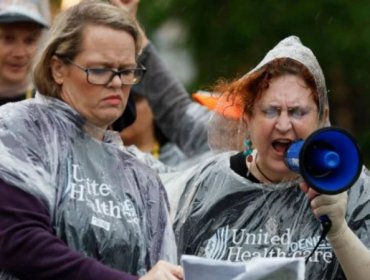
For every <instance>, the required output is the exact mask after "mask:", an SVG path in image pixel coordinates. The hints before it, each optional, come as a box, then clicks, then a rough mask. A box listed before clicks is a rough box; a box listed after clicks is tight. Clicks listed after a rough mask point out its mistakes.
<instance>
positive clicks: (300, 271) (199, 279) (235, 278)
mask: <svg viewBox="0 0 370 280" xmlns="http://www.w3.org/2000/svg"><path fill="white" fill-rule="evenodd" d="M181 264H182V267H183V268H184V274H185V279H184V280H204V279H212V280H304V276H305V263H304V258H253V259H251V260H249V261H247V262H229V261H223V260H214V259H209V258H203V257H197V256H190V255H183V256H182V257H181Z"/></svg>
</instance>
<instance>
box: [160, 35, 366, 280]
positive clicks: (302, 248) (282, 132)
mask: <svg viewBox="0 0 370 280" xmlns="http://www.w3.org/2000/svg"><path fill="white" fill-rule="evenodd" d="M215 91H216V92H222V93H223V96H226V97H227V98H229V99H230V100H234V101H235V103H237V104H239V105H241V108H242V109H243V110H242V118H241V120H242V121H243V122H244V125H245V126H244V128H245V129H244V130H241V131H240V133H241V134H242V135H243V136H244V137H245V140H246V149H245V151H244V152H238V153H236V152H226V153H221V154H219V155H216V156H214V157H212V158H209V159H208V160H207V161H205V162H202V163H200V164H198V165H196V166H194V167H193V168H192V169H191V171H189V172H183V174H184V175H183V176H177V177H176V178H173V180H172V185H171V182H166V183H167V184H168V185H167V189H173V192H176V189H180V190H181V194H180V197H179V199H178V200H177V201H175V202H172V203H173V204H174V205H176V215H175V221H174V230H175V236H176V240H177V245H178V250H179V255H181V254H192V255H198V256H203V257H208V258H213V259H222V260H228V261H247V260H249V259H251V258H252V257H269V258H271V257H300V258H302V257H303V258H306V262H307V265H306V277H305V279H312V280H316V279H332V280H334V279H351V280H360V279H368V278H369V274H370V251H369V248H370V232H369V230H368V229H369V225H370V192H369V187H370V179H369V172H368V170H367V169H366V168H365V167H363V170H362V173H361V175H360V177H359V178H358V179H357V181H356V182H355V183H354V184H353V186H352V187H351V188H350V189H349V190H348V191H347V192H342V193H339V194H335V195H325V194H320V195H318V194H317V193H316V192H314V191H313V190H312V189H311V188H310V187H309V186H308V185H307V184H306V183H305V182H303V181H302V178H301V177H300V176H299V175H298V174H297V173H294V172H293V171H291V170H290V169H289V168H288V167H287V166H286V164H285V162H284V152H285V151H286V149H287V148H288V146H289V144H291V143H292V142H293V141H295V140H297V139H306V138H307V137H308V136H309V135H310V134H311V133H313V132H314V131H316V130H317V129H319V128H322V127H325V126H329V125H330V121H329V104H328V97H327V90H326V85H325V79H324V75H323V73H322V70H321V67H320V65H319V63H318V61H317V60H316V57H315V56H314V54H313V53H312V51H311V50H310V49H309V48H307V47H305V46H304V45H302V43H301V41H300V39H299V38H298V37H296V36H289V37H287V38H285V39H283V40H282V41H281V42H279V43H278V44H277V45H276V46H275V47H274V48H273V49H272V50H270V51H269V52H268V53H267V54H266V56H265V58H264V59H263V60H262V61H261V62H260V63H259V64H258V65H257V66H256V67H255V68H254V69H253V70H252V71H250V72H249V73H247V74H245V75H244V76H242V77H241V78H239V79H237V80H235V81H233V82H229V83H228V82H224V83H219V84H217V86H216V87H215ZM234 137H237V135H234V134H233V135H230V137H229V138H230V140H231V141H233V138H234ZM217 139H218V140H219V143H218V144H219V145H222V144H223V142H227V141H228V140H227V139H226V138H217V137H216V139H214V140H215V141H217ZM225 145H226V146H227V145H228V143H225ZM306 194H307V195H306ZM324 215H326V216H328V218H329V219H330V220H331V222H332V225H331V227H330V229H329V231H328V233H327V239H324V240H323V243H322V244H321V245H320V246H319V247H318V248H317V250H316V251H313V249H314V246H315V244H317V242H318V240H319V238H320V236H322V228H321V223H320V219H319V217H321V216H324ZM311 253H313V254H312V255H310V254H311Z"/></svg>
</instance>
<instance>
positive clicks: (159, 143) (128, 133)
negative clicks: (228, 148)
mask: <svg viewBox="0 0 370 280" xmlns="http://www.w3.org/2000/svg"><path fill="white" fill-rule="evenodd" d="M131 95H132V96H133V99H134V101H135V106H136V120H135V122H134V123H133V124H132V125H130V126H128V127H126V128H124V129H122V130H121V131H120V135H121V137H122V140H123V142H124V143H125V145H126V146H130V145H135V146H136V147H137V148H138V149H140V150H141V151H143V152H146V153H150V154H151V155H152V156H153V157H154V158H156V159H158V160H160V161H161V162H162V163H164V164H165V165H168V166H173V167H176V166H178V165H179V164H181V163H183V162H185V161H186V160H187V159H188V158H187V157H186V156H185V154H184V153H183V152H182V151H181V150H180V149H179V147H178V146H177V145H175V144H174V143H173V142H171V141H170V140H169V139H168V138H167V137H166V136H165V135H164V134H163V133H162V131H161V130H160V128H159V127H158V125H157V123H156V121H155V120H154V116H153V112H152V110H151V108H150V105H149V103H148V100H147V99H146V98H145V97H143V96H140V95H139V94H137V93H136V92H135V90H134V89H133V90H132V91H131Z"/></svg>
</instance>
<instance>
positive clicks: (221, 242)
mask: <svg viewBox="0 0 370 280" xmlns="http://www.w3.org/2000/svg"><path fill="white" fill-rule="evenodd" d="M228 238H229V226H226V227H223V228H220V229H218V230H217V231H216V233H215V234H214V235H213V236H212V237H211V238H210V239H209V240H208V242H207V246H206V249H205V253H206V257H207V258H212V259H215V260H220V259H223V256H224V255H225V254H226V252H227V240H228Z"/></svg>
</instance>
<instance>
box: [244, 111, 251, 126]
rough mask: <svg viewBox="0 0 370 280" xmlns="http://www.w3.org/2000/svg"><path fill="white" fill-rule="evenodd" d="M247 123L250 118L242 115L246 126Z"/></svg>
mask: <svg viewBox="0 0 370 280" xmlns="http://www.w3.org/2000/svg"><path fill="white" fill-rule="evenodd" d="M249 121H250V116H248V115H247V114H245V113H244V114H243V122H244V123H245V124H246V125H247V126H248V124H249Z"/></svg>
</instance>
